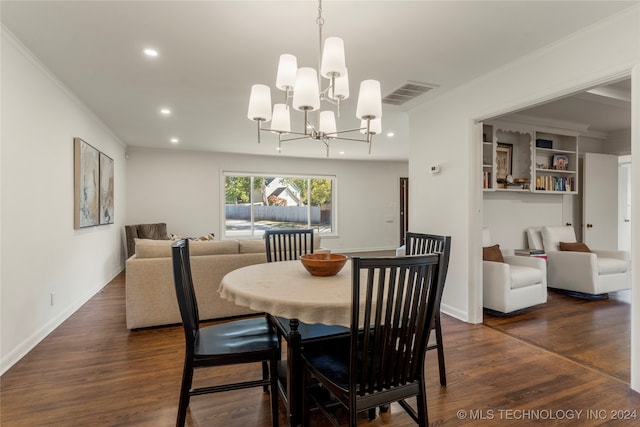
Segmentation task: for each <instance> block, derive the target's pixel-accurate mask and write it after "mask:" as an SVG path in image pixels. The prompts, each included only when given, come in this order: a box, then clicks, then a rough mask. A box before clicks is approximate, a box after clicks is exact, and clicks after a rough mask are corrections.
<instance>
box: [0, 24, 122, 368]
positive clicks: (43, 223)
mask: <svg viewBox="0 0 640 427" xmlns="http://www.w3.org/2000/svg"><path fill="white" fill-rule="evenodd" d="M1 83H2V99H1V102H2V133H1V138H2V141H1V157H2V158H1V175H0V176H1V178H0V179H1V201H2V202H1V203H2V206H1V220H0V236H1V253H2V257H1V258H2V261H1V263H0V264H1V274H0V277H1V282H0V293H1V297H0V300H1V303H0V304H1V310H2V311H1V330H0V332H1V334H0V335H1V341H0V342H1V349H0V354H1V361H0V368H1V371H2V372H5V371H6V370H7V369H8V368H10V367H11V366H12V365H13V364H14V363H15V362H16V361H18V360H19V359H20V358H21V357H22V356H24V355H25V354H26V353H27V352H28V351H29V350H30V349H31V348H33V347H34V346H35V345H36V344H37V343H38V342H39V341H41V340H42V339H43V338H44V337H45V336H46V335H47V334H49V333H50V332H51V331H52V330H53V329H55V328H56V327H57V326H58V325H59V324H60V323H61V322H62V321H64V320H65V319H66V318H67V317H68V316H69V315H71V314H72V313H73V312H74V311H75V310H76V309H77V308H78V307H80V306H81V305H82V304H83V303H85V302H86V301H87V300H88V299H89V298H90V297H91V296H93V295H94V294H95V293H96V292H98V291H99V290H100V289H101V288H102V287H103V286H104V285H106V284H107V283H108V282H109V281H110V280H111V279H112V278H113V277H114V276H115V275H116V274H117V273H118V272H120V271H121V270H122V268H123V266H124V265H123V264H124V263H123V258H124V253H123V251H122V243H121V232H120V230H121V228H122V224H123V223H122V221H123V219H124V212H125V209H124V204H125V181H126V172H125V168H124V146H123V145H122V144H121V143H120V142H119V141H118V139H117V138H115V137H114V136H113V135H112V134H111V133H110V132H109V131H108V130H107V129H106V128H105V126H104V125H103V124H102V123H101V122H100V121H98V120H97V119H96V118H95V116H93V114H91V113H90V112H89V111H88V110H87V109H86V108H85V107H84V106H83V105H82V104H81V103H80V102H79V101H78V100H77V99H76V98H75V97H74V96H73V95H71V94H70V93H69V92H68V91H67V90H66V89H65V88H64V87H63V86H62V85H61V84H60V83H59V82H58V81H57V80H56V79H55V78H54V77H52V75H51V74H50V73H49V72H48V71H47V70H46V69H45V68H44V67H43V66H42V65H41V64H40V63H39V62H38V61H37V60H36V59H35V58H34V57H33V56H32V55H31V54H30V53H28V52H27V51H26V50H25V49H24V48H23V47H22V46H21V45H20V43H19V42H18V41H17V40H15V39H14V38H13V36H12V35H11V34H10V33H8V32H6V31H5V29H4V28H3V29H2V80H1ZM74 137H81V138H83V139H84V140H85V141H87V142H89V143H91V144H92V145H93V146H94V147H96V148H97V149H98V150H100V151H102V152H104V153H105V154H107V155H108V156H110V157H111V158H113V159H114V162H115V171H114V173H115V221H116V222H115V224H113V225H106V226H100V227H91V228H86V229H82V230H74V228H73V200H74V199H73V167H74V163H73V138H74ZM51 293H55V297H54V305H53V306H51V304H50V294H51Z"/></svg>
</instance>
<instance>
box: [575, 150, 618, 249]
mask: <svg viewBox="0 0 640 427" xmlns="http://www.w3.org/2000/svg"><path fill="white" fill-rule="evenodd" d="M582 173H583V177H584V181H583V182H584V184H583V186H582V191H583V193H582V194H583V198H582V206H583V209H582V215H583V216H582V219H583V224H582V239H583V241H584V242H585V243H586V244H587V246H589V247H590V248H592V249H612V250H616V249H618V157H617V156H614V155H611V154H596V153H585V155H584V162H583V171H582Z"/></svg>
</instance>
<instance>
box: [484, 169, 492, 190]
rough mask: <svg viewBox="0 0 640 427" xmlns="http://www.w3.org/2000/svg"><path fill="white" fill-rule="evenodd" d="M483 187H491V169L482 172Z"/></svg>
mask: <svg viewBox="0 0 640 427" xmlns="http://www.w3.org/2000/svg"><path fill="white" fill-rule="evenodd" d="M482 188H491V172H489V171H484V172H483V173H482Z"/></svg>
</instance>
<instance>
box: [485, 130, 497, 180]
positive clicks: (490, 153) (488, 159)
mask: <svg viewBox="0 0 640 427" xmlns="http://www.w3.org/2000/svg"><path fill="white" fill-rule="evenodd" d="M495 158H496V151H495V143H494V142H493V126H492V125H488V124H483V125H482V189H483V190H485V191H487V190H493V189H494V188H495V185H494V182H493V180H494V177H495V176H496V171H495V167H494V165H495V162H494V159H495Z"/></svg>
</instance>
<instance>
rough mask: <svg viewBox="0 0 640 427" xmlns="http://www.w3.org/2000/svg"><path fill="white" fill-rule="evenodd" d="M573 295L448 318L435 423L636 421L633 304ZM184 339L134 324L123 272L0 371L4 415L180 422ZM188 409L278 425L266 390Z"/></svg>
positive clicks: (47, 421)
mask: <svg viewBox="0 0 640 427" xmlns="http://www.w3.org/2000/svg"><path fill="white" fill-rule="evenodd" d="M566 298H568V297H566ZM566 298H565V297H564V296H559V295H557V294H553V293H550V301H549V304H548V307H542V308H536V309H532V310H528V311H526V312H524V313H521V314H520V315H518V316H516V317H513V318H497V317H496V318H491V317H489V316H487V322H486V325H471V324H467V323H464V322H461V321H458V320H456V319H453V318H451V317H448V316H443V332H444V343H445V352H446V363H447V379H448V385H447V387H440V385H439V380H438V366H437V358H436V354H435V352H429V354H428V357H427V365H428V366H427V368H426V369H427V374H428V377H429V380H428V386H427V395H428V408H429V417H430V421H431V423H430V425H432V426H465V425H474V426H496V425H504V426H527V425H532V424H534V425H540V426H546V425H562V426H598V425H607V426H612V425H621V426H627V425H629V426H631V425H638V423H639V422H640V421H639V420H640V413H638V412H636V419H635V420H633V419H626V420H624V419H623V420H620V419H614V418H615V417H616V416H618V418H620V416H622V417H624V416H625V415H630V416H632V414H633V411H634V410H635V411H640V395H639V394H638V393H635V392H633V391H631V390H630V388H629V384H628V378H629V358H628V348H629V342H628V341H629V338H628V337H629V334H628V324H629V313H628V308H627V313H626V314H624V313H622V312H624V310H625V307H624V305H622V304H620V305H618V304H615V302H614V301H613V300H609V301H597V302H595V303H594V302H588V303H587V302H582V301H576V300H575V299H566ZM621 313H622V314H621ZM625 316H626V318H625ZM612 318H616V319H617V320H615V321H612V323H610V322H609V321H610V320H611V319H612ZM585 324H588V325H600V327H595V328H585V327H584V326H585ZM602 325H606V326H602ZM625 325H626V328H627V329H626V336H625V333H624V331H623V329H624V327H625ZM183 346H184V338H183V336H182V330H181V327H179V326H169V327H162V328H154V329H146V330H137V331H128V330H127V329H126V327H125V314H124V274H121V275H119V276H118V277H117V278H116V279H114V280H113V281H112V282H111V283H110V284H109V285H107V286H106V287H105V288H104V289H103V290H102V292H100V293H99V294H97V295H96V296H95V297H93V298H92V299H91V300H90V301H89V302H87V303H86V304H85V305H84V306H83V307H82V308H80V310H78V311H77V312H76V313H75V314H74V315H73V316H71V317H70V318H69V319H68V320H67V321H65V322H64V323H63V324H62V325H61V326H60V327H59V328H57V329H56V330H55V331H54V332H53V333H51V334H50V336H48V337H47V338H46V339H45V340H44V341H42V342H41V343H40V344H39V345H38V346H37V347H36V348H35V349H33V350H32V351H31V352H30V353H29V354H28V355H27V356H25V357H24V358H23V359H22V360H21V361H20V362H18V363H17V364H16V365H15V366H13V367H12V368H11V369H10V370H9V371H7V372H6V373H5V374H4V375H3V376H2V378H1V379H0V381H1V391H0V393H1V394H0V412H1V413H0V424H1V425H2V426H3V427H13V426H28V427H33V426H154V427H156V426H172V425H175V416H176V410H177V402H178V390H179V384H180V376H181V370H182V358H183V351H184V349H183ZM594 349H601V350H602V351H600V350H598V351H594ZM618 353H626V354H627V355H626V358H625V356H624V354H618ZM259 373H260V370H259V367H258V366H256V369H255V370H254V371H252V372H248V371H247V370H246V368H245V367H242V368H239V369H236V368H223V369H217V370H208V371H203V372H201V373H197V374H196V375H197V377H196V381H197V382H203V381H206V380H212V379H216V378H219V379H228V378H231V377H234V378H236V379H237V378H239V377H246V376H249V375H259ZM190 408H191V410H190V413H189V414H188V416H187V425H188V426H192V427H193V426H224V427H254V426H258V427H267V426H269V425H270V419H269V396H268V394H264V393H263V392H262V390H261V389H254V390H242V391H234V392H227V393H219V394H216V395H205V396H198V397H194V398H193V400H192V404H191V407H190ZM625 411H627V412H625ZM312 421H313V425H314V426H322V427H324V426H327V425H328V423H327V422H326V421H325V420H324V419H323V418H320V417H317V418H312ZM280 422H281V425H285V416H284V414H281V418H280ZM361 425H362V426H394V427H404V426H414V425H415V424H414V423H413V421H412V420H411V419H410V418H409V417H408V416H407V415H406V414H405V413H404V412H403V411H402V409H400V408H399V406H397V405H395V404H394V405H392V407H391V411H390V412H388V413H385V414H382V415H381V416H379V417H378V418H377V419H376V420H374V421H368V420H367V418H366V416H364V415H363V417H362V418H361Z"/></svg>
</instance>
